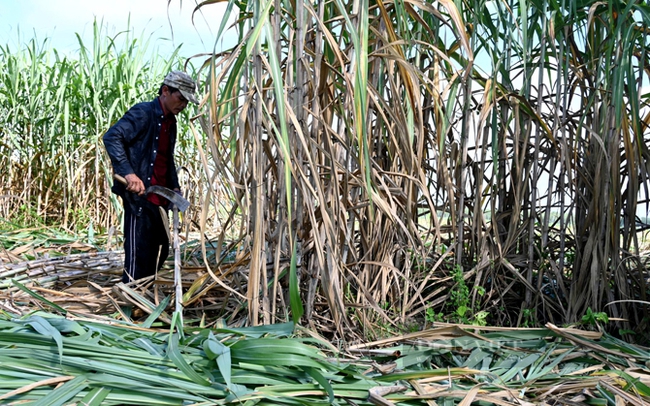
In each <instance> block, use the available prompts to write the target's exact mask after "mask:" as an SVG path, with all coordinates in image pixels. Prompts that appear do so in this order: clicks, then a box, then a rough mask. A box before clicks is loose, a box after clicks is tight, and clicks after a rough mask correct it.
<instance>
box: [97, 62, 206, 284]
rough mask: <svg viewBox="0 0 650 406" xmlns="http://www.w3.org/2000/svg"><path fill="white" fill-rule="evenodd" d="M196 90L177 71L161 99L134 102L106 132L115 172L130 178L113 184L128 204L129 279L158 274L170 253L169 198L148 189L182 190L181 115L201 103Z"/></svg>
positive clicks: (126, 244)
mask: <svg viewBox="0 0 650 406" xmlns="http://www.w3.org/2000/svg"><path fill="white" fill-rule="evenodd" d="M195 92H196V83H195V82H194V80H193V79H192V78H191V77H190V76H189V75H188V74H187V73H185V72H181V71H172V72H170V73H169V74H168V75H167V76H166V77H165V79H164V80H163V83H162V85H161V86H160V90H159V91H158V97H157V98H155V99H154V100H152V101H150V102H143V103H138V104H136V105H135V106H133V107H131V108H130V109H129V111H127V112H126V114H124V116H123V117H122V118H121V119H120V120H119V121H118V122H117V123H115V125H113V126H112V127H111V128H110V129H109V130H108V131H107V132H106V134H104V137H103V140H104V146H105V147H106V151H107V152H108V155H109V157H110V159H111V163H112V165H113V171H114V173H115V174H116V175H119V176H121V177H122V178H124V179H125V180H126V184H122V183H120V182H115V183H114V184H113V187H112V189H111V190H112V191H113V193H115V194H117V195H118V196H120V197H121V198H122V202H123V204H124V273H123V275H122V282H124V283H128V282H131V281H133V280H136V279H140V278H144V277H147V276H151V275H153V274H155V273H156V271H157V270H159V269H160V267H161V266H162V264H163V263H164V261H165V259H166V258H167V256H168V254H169V238H168V237H167V235H168V230H167V229H166V227H165V223H164V222H163V219H162V216H161V211H160V209H159V208H160V207H162V208H164V209H166V208H167V205H168V201H167V200H166V199H165V198H163V197H161V196H159V195H157V194H153V193H150V194H146V195H145V190H146V189H147V188H148V187H149V186H153V185H159V186H163V187H166V188H169V189H173V190H175V191H177V192H179V193H180V187H179V183H178V175H177V173H176V164H175V163H174V146H175V144H176V115H177V114H178V113H180V112H181V111H183V109H185V107H187V103H188V102H192V103H195V104H198V100H197V99H196V96H195Z"/></svg>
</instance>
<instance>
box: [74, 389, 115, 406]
mask: <svg viewBox="0 0 650 406" xmlns="http://www.w3.org/2000/svg"><path fill="white" fill-rule="evenodd" d="M110 393H111V390H110V389H107V388H103V387H102V388H95V389H93V390H91V391H90V392H88V393H87V394H86V396H84V398H83V399H82V400H81V404H82V405H84V406H101V405H102V402H104V400H105V399H106V397H107V396H108V395H109V394H110Z"/></svg>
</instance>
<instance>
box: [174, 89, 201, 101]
mask: <svg viewBox="0 0 650 406" xmlns="http://www.w3.org/2000/svg"><path fill="white" fill-rule="evenodd" d="M178 91H179V92H181V94H182V95H183V97H184V98H186V99H187V100H188V101H191V102H192V103H194V104H199V101H198V100H197V99H196V96H194V94H193V93H190V92H186V91H185V90H183V89H178Z"/></svg>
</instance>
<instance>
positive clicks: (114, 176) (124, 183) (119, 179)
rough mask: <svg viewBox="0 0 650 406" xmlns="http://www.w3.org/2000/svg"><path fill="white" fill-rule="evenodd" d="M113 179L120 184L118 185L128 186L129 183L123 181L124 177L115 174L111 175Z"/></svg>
mask: <svg viewBox="0 0 650 406" xmlns="http://www.w3.org/2000/svg"><path fill="white" fill-rule="evenodd" d="M113 179H115V180H116V181H118V182H120V183H121V184H123V185H124V186H126V185H128V184H129V182H127V181H126V179H124V176H122V175H118V174H117V173H115V174H113Z"/></svg>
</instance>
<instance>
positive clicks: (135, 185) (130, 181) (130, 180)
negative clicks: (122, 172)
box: [124, 173, 145, 196]
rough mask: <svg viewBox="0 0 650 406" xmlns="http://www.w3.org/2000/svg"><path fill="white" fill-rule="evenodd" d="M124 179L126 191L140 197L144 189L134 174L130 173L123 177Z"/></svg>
mask: <svg viewBox="0 0 650 406" xmlns="http://www.w3.org/2000/svg"><path fill="white" fill-rule="evenodd" d="M124 179H126V190H128V191H129V192H132V193H135V194H138V195H140V196H142V195H143V194H144V191H145V188H144V183H142V180H141V179H140V178H139V177H138V175H136V174H135V173H130V174H128V175H126V176H125V177H124Z"/></svg>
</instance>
